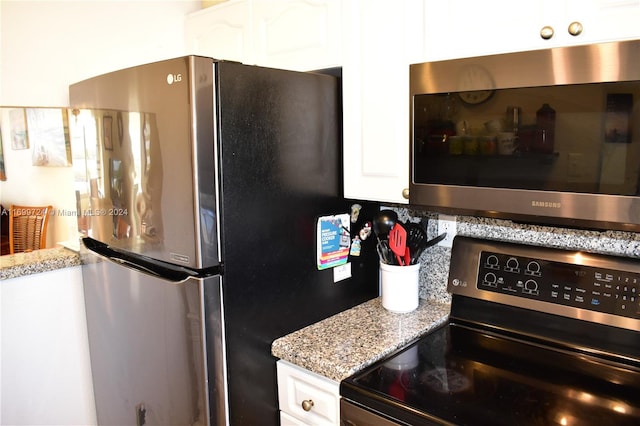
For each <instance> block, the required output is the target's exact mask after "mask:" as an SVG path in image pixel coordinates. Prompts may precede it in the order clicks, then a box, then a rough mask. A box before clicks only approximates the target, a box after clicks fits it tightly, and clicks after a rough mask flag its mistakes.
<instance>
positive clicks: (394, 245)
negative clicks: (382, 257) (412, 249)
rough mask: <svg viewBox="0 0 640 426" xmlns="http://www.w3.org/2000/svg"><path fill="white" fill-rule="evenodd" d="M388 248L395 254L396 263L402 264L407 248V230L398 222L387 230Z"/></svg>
mask: <svg viewBox="0 0 640 426" xmlns="http://www.w3.org/2000/svg"><path fill="white" fill-rule="evenodd" d="M389 248H390V249H391V251H392V252H393V254H395V255H396V260H397V261H398V265H400V266H403V265H404V261H403V257H404V254H405V252H406V249H407V230H406V229H404V228H403V227H402V225H400V224H399V223H396V224H395V225H393V228H391V232H389Z"/></svg>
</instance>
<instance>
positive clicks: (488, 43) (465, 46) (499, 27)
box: [424, 0, 640, 61]
mask: <svg viewBox="0 0 640 426" xmlns="http://www.w3.org/2000/svg"><path fill="white" fill-rule="evenodd" d="M425 1H426V5H425V40H426V41H425V52H424V61H434V60H441V59H452V58H464V57H471V56H480V55H487V54H494V53H505V52H516V51H524V50H533V49H545V48H551V47H560V46H569V45H575V44H588V43H597V42H604V41H613V40H623V39H634V38H639V37H640V25H638V22H639V19H640V0H522V1H517V2H515V1H512V0H484V1H482V2H477V1H470V0H449V1H446V2H443V1H440V0H425ZM572 23H578V24H579V25H580V26H581V27H582V30H581V32H580V33H579V34H571V33H570V31H574V30H573V29H571V30H570V26H571V24H572ZM543 29H545V31H548V32H550V33H549V35H548V38H546V39H545V38H543V37H542V35H541V34H542V32H543ZM574 32H575V31H574Z"/></svg>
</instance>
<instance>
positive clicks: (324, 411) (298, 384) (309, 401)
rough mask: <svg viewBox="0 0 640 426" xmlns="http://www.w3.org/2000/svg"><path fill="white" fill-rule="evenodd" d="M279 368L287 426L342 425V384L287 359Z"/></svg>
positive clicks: (281, 361) (282, 416)
mask: <svg viewBox="0 0 640 426" xmlns="http://www.w3.org/2000/svg"><path fill="white" fill-rule="evenodd" d="M276 365H277V376H278V401H279V404H280V411H281V419H282V420H283V425H284V424H286V425H303V424H304V425H316V426H322V425H326V426H330V425H337V424H340V384H339V383H338V382H335V381H333V380H329V379H328V378H326V377H323V376H320V375H318V374H316V373H312V372H311V371H308V370H305V369H303V368H300V367H298V366H296V365H293V364H290V363H288V362H286V361H283V360H280V361H278V362H277V364H276ZM285 421H286V423H285Z"/></svg>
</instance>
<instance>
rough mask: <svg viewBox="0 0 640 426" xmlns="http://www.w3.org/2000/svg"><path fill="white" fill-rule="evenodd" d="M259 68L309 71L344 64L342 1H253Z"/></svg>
mask: <svg viewBox="0 0 640 426" xmlns="http://www.w3.org/2000/svg"><path fill="white" fill-rule="evenodd" d="M252 4H253V19H252V28H253V32H254V59H255V63H256V64H258V65H264V66H269V67H273V68H283V69H290V70H298V71H308V70H314V69H321V68H329V67H337V66H340V65H341V54H340V42H341V33H340V28H341V24H340V22H341V20H340V19H341V17H340V13H341V10H340V1H336V0H286V1H283V0H280V1H273V0H254V1H253V3H252Z"/></svg>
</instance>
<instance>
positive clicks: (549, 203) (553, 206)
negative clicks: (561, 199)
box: [531, 200, 562, 209]
mask: <svg viewBox="0 0 640 426" xmlns="http://www.w3.org/2000/svg"><path fill="white" fill-rule="evenodd" d="M531 207H544V208H546V209H559V208H560V207H562V203H554V202H552V201H535V200H534V201H532V202H531Z"/></svg>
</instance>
